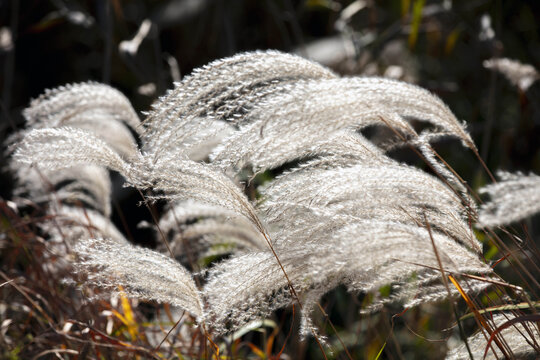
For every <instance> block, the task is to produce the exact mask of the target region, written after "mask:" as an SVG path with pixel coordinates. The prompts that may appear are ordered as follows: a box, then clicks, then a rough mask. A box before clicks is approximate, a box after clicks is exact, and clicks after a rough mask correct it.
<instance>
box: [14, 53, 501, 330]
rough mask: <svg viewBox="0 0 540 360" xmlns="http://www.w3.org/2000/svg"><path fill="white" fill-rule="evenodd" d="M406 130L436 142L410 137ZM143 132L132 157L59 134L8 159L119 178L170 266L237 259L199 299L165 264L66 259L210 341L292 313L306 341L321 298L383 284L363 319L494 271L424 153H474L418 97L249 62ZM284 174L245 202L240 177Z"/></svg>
mask: <svg viewBox="0 0 540 360" xmlns="http://www.w3.org/2000/svg"><path fill="white" fill-rule="evenodd" d="M413 120H418V121H423V122H426V123H428V124H429V125H431V127H430V128H429V129H427V130H424V131H422V132H420V133H419V132H417V131H416V130H415V128H414V126H413V125H414V124H413V123H414V122H413ZM372 125H377V126H383V127H389V128H391V130H392V131H393V132H395V133H396V137H395V138H393V139H392V140H393V141H394V143H397V144H398V146H404V145H410V146H417V147H418V149H419V150H420V151H421V152H422V153H423V154H424V157H425V159H426V160H427V161H428V162H429V163H430V164H431V165H432V167H433V169H434V171H435V172H436V173H437V174H438V177H439V178H440V179H438V178H436V177H434V176H431V175H428V174H426V173H423V172H422V171H420V170H418V169H416V168H413V167H410V166H407V165H404V164H400V163H398V162H396V161H394V160H392V159H391V158H390V157H388V156H387V155H386V154H385V150H387V148H385V147H378V146H375V145H374V144H373V143H372V142H370V141H369V140H368V139H367V138H365V137H364V136H363V135H361V134H360V130H362V129H363V128H365V127H368V126H372ZM143 126H144V129H143V130H141V133H142V134H143V135H142V144H143V145H142V150H139V149H135V151H134V152H133V153H132V154H131V155H130V156H124V155H123V154H121V152H120V151H119V150H118V149H116V148H115V147H114V146H113V144H111V143H109V142H108V141H107V140H106V139H102V138H100V136H99V134H98V135H96V134H92V133H91V132H90V131H88V130H84V129H80V128H74V127H68V126H66V127H57V128H43V129H35V130H33V131H31V132H30V133H29V134H28V135H27V136H26V137H25V139H24V140H23V141H22V142H21V144H20V145H19V147H18V150H17V152H16V153H15V158H16V159H18V160H19V161H22V162H23V163H27V164H28V163H34V162H38V163H40V164H41V166H42V167H44V168H47V169H48V171H56V170H60V169H65V168H69V167H72V166H87V165H88V164H91V165H95V166H102V167H107V168H109V169H111V170H114V171H117V172H119V173H120V174H121V175H123V176H124V178H125V179H126V183H127V184H128V185H131V186H134V187H137V188H139V189H148V190H150V191H151V194H150V195H149V196H148V199H150V200H167V201H169V205H168V207H167V211H166V213H165V214H164V216H163V217H162V218H161V220H160V222H159V224H157V225H158V226H159V227H160V228H162V229H160V230H161V231H160V233H162V234H163V233H164V234H165V235H168V236H169V237H170V239H171V240H173V241H172V246H171V247H169V249H170V250H171V252H172V254H171V255H180V256H182V255H183V254H178V253H179V252H187V251H188V250H186V246H185V245H186V244H188V245H190V244H192V243H194V244H193V247H192V248H194V249H195V251H199V252H200V254H199V256H201V255H202V256H204V254H208V250H212V246H214V245H221V246H223V245H226V246H229V245H231V244H232V246H230V249H231V250H230V252H231V253H232V254H231V257H230V258H229V259H226V260H224V261H222V262H221V263H219V264H217V265H214V266H212V267H210V268H209V269H208V272H207V273H206V275H207V279H206V284H204V285H203V286H202V287H201V288H200V289H199V290H200V291H201V292H202V295H200V294H199V293H198V292H197V288H196V287H195V286H194V285H193V280H192V279H191V276H190V274H189V273H188V272H187V271H186V270H185V269H184V268H182V267H181V266H180V265H179V264H177V263H175V262H174V261H173V260H172V259H168V258H166V257H164V256H163V255H158V254H157V253H152V252H151V251H149V250H141V249H138V248H136V247H133V246H128V245H125V244H114V243H111V242H109V241H108V240H100V239H95V240H91V241H89V242H84V241H83V242H80V243H79V244H78V245H77V247H76V249H75V250H76V252H77V253H78V254H79V256H80V258H81V259H89V260H81V261H79V263H78V267H79V269H80V270H81V271H82V272H90V269H93V270H92V272H91V274H92V275H91V280H92V281H93V283H94V284H96V285H105V286H106V287H108V288H111V287H113V286H114V285H115V284H119V285H122V286H124V287H128V288H130V289H131V290H128V291H129V293H130V294H132V295H136V296H138V297H141V298H147V299H153V300H157V301H165V302H172V303H175V304H178V305H180V306H182V307H184V308H185V309H186V310H188V311H190V312H191V313H192V314H193V315H195V316H196V317H197V318H199V319H200V320H201V321H204V322H205V323H208V324H209V325H211V327H212V328H213V329H214V331H215V332H216V333H217V334H223V333H226V332H229V331H232V330H236V329H237V328H238V327H239V326H242V325H243V324H245V323H246V322H248V321H250V320H253V319H255V318H259V317H263V316H266V315H268V314H269V313H270V312H271V311H272V310H274V309H277V308H281V307H284V306H288V305H290V304H293V303H298V304H299V305H300V306H301V308H302V313H303V328H302V332H303V334H307V333H316V329H315V328H314V326H313V325H312V324H311V314H312V312H313V309H314V307H315V306H316V304H317V301H318V299H319V298H320V297H321V296H322V295H323V294H325V293H326V292H328V291H329V290H331V289H332V288H334V287H336V286H337V285H339V284H345V285H346V286H347V287H348V288H349V289H350V290H351V291H364V292H374V291H376V290H377V289H378V288H380V287H381V286H384V285H388V284H391V285H393V293H392V296H391V297H390V298H386V299H383V298H376V299H375V301H374V302H373V304H372V307H371V308H370V309H377V308H379V307H380V306H381V305H382V304H384V303H386V302H389V301H404V302H405V303H406V304H408V305H411V306H412V305H417V304H420V303H422V302H426V301H433V300H438V299H441V298H444V297H447V296H448V295H451V294H448V292H447V290H446V289H445V288H444V286H443V284H442V283H441V274H440V272H441V270H443V269H444V271H448V272H450V273H452V274H454V275H455V276H456V277H459V275H460V274H463V273H479V274H489V273H490V272H491V269H490V268H489V267H488V266H487V265H485V264H484V263H483V262H482V261H480V260H479V258H478V255H479V254H480V252H481V250H480V245H479V244H478V242H477V240H476V239H475V237H474V235H473V233H472V231H471V229H470V226H469V225H468V221H469V217H471V216H474V214H470V213H469V212H470V211H474V206H473V205H472V204H471V202H470V200H469V199H468V196H467V194H466V193H465V190H464V187H463V186H462V184H461V183H460V182H459V180H458V179H457V178H456V177H455V176H454V175H453V174H452V173H451V172H450V171H449V170H448V169H446V168H445V167H444V166H443V165H442V164H441V163H439V161H438V160H437V159H436V157H435V154H434V152H433V150H432V149H431V147H430V145H429V142H430V141H432V140H436V139H438V138H440V137H444V136H451V137H455V138H457V139H459V140H460V141H461V142H462V144H463V145H465V146H466V147H468V148H471V149H473V150H476V148H475V146H474V144H473V142H472V140H471V138H470V136H469V135H468V133H467V132H466V130H465V128H464V126H463V125H462V124H461V123H459V122H458V121H457V119H456V118H455V116H454V115H453V114H452V112H451V111H450V110H449V109H448V108H447V107H446V105H445V104H444V103H443V102H442V101H441V100H440V99H439V98H437V97H435V96H434V95H432V94H430V93H429V92H427V91H426V90H423V89H421V88H419V87H417V86H414V85H410V84H406V83H402V82H398V81H393V80H387V79H378V78H339V77H337V75H335V74H334V73H332V72H331V71H329V70H327V69H326V68H324V67H322V66H320V65H318V64H315V63H313V62H310V61H308V60H305V59H302V58H300V57H297V56H293V55H287V54H282V53H279V52H275V51H269V52H255V53H245V54H240V55H236V56H234V57H231V58H227V59H223V60H218V61H216V62H213V63H211V64H209V65H207V66H205V67H203V68H202V69H199V70H195V71H194V72H193V74H192V75H190V76H188V77H186V78H185V79H184V80H183V81H182V82H180V83H178V84H177V85H176V88H175V89H174V90H172V91H170V92H169V93H168V95H166V96H165V97H163V98H162V99H160V100H159V101H158V102H157V103H156V104H154V105H153V110H152V111H151V112H150V113H149V114H148V116H147V119H146V120H145V121H144V125H143ZM199 159H206V162H197V161H194V160H199ZM286 164H295V166H292V167H291V168H290V170H287V171H284V172H283V173H282V174H281V175H279V176H277V177H276V178H275V179H273V180H271V181H269V182H268V183H267V184H265V186H264V187H260V188H258V189H256V190H257V192H258V193H259V195H260V196H261V198H260V200H259V201H258V202H257V203H255V204H253V203H252V202H251V201H249V200H248V198H247V197H246V195H245V194H244V191H243V186H242V184H241V183H239V180H241V179H242V176H243V175H242V174H243V173H245V170H248V172H253V173H256V172H260V171H264V170H266V169H275V168H277V167H280V166H282V165H286ZM289 167H290V166H289ZM441 180H442V181H441ZM163 230H165V231H163ZM96 238H97V237H96ZM163 240H165V239H163ZM169 249H168V250H169ZM168 250H167V251H168ZM116 264H119V266H117V265H116ZM120 265H121V266H120ZM150 265H151V266H150ZM441 267H442V269H441ZM94 268H95V269H94ZM169 268H172V269H173V270H171V271H173V275H170V273H169ZM135 269H137V271H135ZM94 271H95V272H94ZM175 281H178V282H179V284H180V285H179V286H180V289H183V290H182V291H180V290H179V291H180V292H178V291H177V290H176V289H174V283H175ZM465 283H467V284H465ZM466 285H468V286H466ZM463 286H464V287H465V288H466V290H468V291H475V290H479V289H481V288H483V287H485V286H486V283H484V282H480V281H467V282H464V285H463ZM183 291H185V293H184V292H183ZM176 297H177V298H176ZM368 310H369V309H368Z"/></svg>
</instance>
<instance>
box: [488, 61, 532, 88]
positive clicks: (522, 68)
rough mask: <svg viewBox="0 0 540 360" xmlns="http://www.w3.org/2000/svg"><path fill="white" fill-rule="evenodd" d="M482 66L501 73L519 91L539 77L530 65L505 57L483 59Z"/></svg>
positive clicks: (529, 85)
mask: <svg viewBox="0 0 540 360" xmlns="http://www.w3.org/2000/svg"><path fill="white" fill-rule="evenodd" d="M484 67H485V68H486V69H490V70H493V71H497V72H499V73H501V74H502V75H504V77H505V78H506V79H507V80H508V81H510V83H512V85H514V86H517V87H518V88H519V89H520V90H521V91H527V90H528V89H529V88H530V87H531V85H532V84H534V82H535V81H537V80H538V79H540V74H538V71H536V69H535V68H534V67H533V66H532V65H529V64H522V63H521V62H519V61H517V60H511V59H507V58H500V59H496V58H494V59H489V60H486V61H484Z"/></svg>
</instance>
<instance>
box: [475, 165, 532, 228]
mask: <svg viewBox="0 0 540 360" xmlns="http://www.w3.org/2000/svg"><path fill="white" fill-rule="evenodd" d="M498 176H499V178H500V179H501V182H499V183H494V184H490V185H487V186H485V187H483V188H481V189H480V191H479V192H480V194H488V195H489V197H490V201H488V202H487V203H485V204H484V205H482V207H481V208H480V212H479V217H478V224H479V225H481V226H499V225H507V224H510V223H513V222H515V221H519V220H522V219H525V218H527V217H529V216H531V215H534V214H536V213H538V212H540V177H539V176H538V175H535V174H530V175H524V174H521V173H517V174H511V173H508V172H504V171H500V172H498Z"/></svg>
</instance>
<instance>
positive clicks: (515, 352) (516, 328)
mask: <svg viewBox="0 0 540 360" xmlns="http://www.w3.org/2000/svg"><path fill="white" fill-rule="evenodd" d="M535 316H536V320H535V319H534V317H535ZM529 317H531V316H529ZM532 317H533V319H530V318H528V317H527V316H516V315H515V314H496V315H493V318H492V319H491V321H490V326H492V328H493V329H494V330H495V331H494V334H495V335H494V336H490V335H489V334H486V333H483V332H478V333H476V334H474V335H472V336H471V337H469V338H468V339H467V342H468V344H469V348H470V350H471V354H472V356H473V357H474V358H475V359H486V360H492V359H493V360H494V359H502V358H506V356H508V354H511V355H512V357H513V358H516V359H537V358H538V355H539V354H540V333H539V330H538V324H537V323H536V324H535V322H537V321H538V315H532ZM496 339H498V340H499V341H500V343H501V345H502V347H503V350H501V349H500V348H499V347H498V346H497V345H495V340H496ZM503 351H504V353H503ZM467 359H470V355H469V352H468V351H467V349H466V347H465V344H459V345H457V346H454V347H452V346H451V347H450V351H449V352H448V354H447V355H446V360H467Z"/></svg>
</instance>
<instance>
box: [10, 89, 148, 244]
mask: <svg viewBox="0 0 540 360" xmlns="http://www.w3.org/2000/svg"><path fill="white" fill-rule="evenodd" d="M23 115H24V118H25V120H26V126H27V127H26V129H25V130H23V131H21V132H20V133H18V134H16V135H15V136H14V138H13V139H12V140H11V141H16V139H20V138H26V137H27V136H29V137H30V138H31V137H32V136H33V135H32V134H34V131H38V132H39V131H43V132H49V133H51V134H52V133H59V132H61V131H62V130H61V129H62V128H64V127H69V128H70V129H74V130H77V131H79V132H80V134H81V136H95V137H96V138H99V139H100V140H101V141H104V142H106V143H107V144H108V145H109V146H110V147H111V148H112V149H113V150H114V151H115V152H116V153H117V154H118V155H119V156H121V157H123V158H132V157H134V156H136V155H137V154H138V149H137V142H136V139H135V137H134V136H133V134H134V133H136V132H137V131H138V130H139V125H140V121H139V118H138V116H137V114H136V113H135V111H134V110H133V108H132V107H131V104H130V102H129V100H128V99H127V98H126V97H125V96H124V95H122V93H120V92H119V91H118V90H116V89H113V88H111V87H109V86H107V85H103V84H98V83H91V82H90V83H80V84H72V85H66V86H63V87H59V88H57V89H54V90H48V91H46V92H45V94H43V95H42V96H40V97H39V98H37V99H35V100H33V101H32V102H31V103H30V106H29V107H28V108H27V109H25V110H24V112H23ZM83 134H84V135H83ZM33 146H34V147H35V151H43V150H44V149H40V144H39V142H34V144H33ZM52 155H53V156H55V155H58V153H54V154H52ZM64 156H66V158H67V157H70V156H71V155H70V153H69V152H67V153H64ZM15 157H16V156H15ZM28 160H30V161H27V164H25V165H24V164H21V163H20V162H19V163H12V164H11V165H10V166H11V168H12V169H13V172H14V174H15V177H16V182H17V188H16V195H18V196H20V197H26V198H29V199H31V200H32V201H33V202H35V203H37V204H38V205H40V206H43V207H44V208H45V209H46V211H47V213H49V214H50V215H53V217H54V218H53V220H52V221H50V222H48V223H44V224H43V227H44V228H46V229H48V230H49V231H47V233H48V234H49V235H51V236H52V237H53V239H55V241H56V242H61V241H63V240H68V242H74V241H76V240H77V239H78V238H79V237H80V236H82V234H86V237H88V234H93V235H101V236H108V237H111V238H113V239H116V240H117V241H126V240H125V239H124V237H123V235H121V233H120V232H119V231H118V230H116V229H115V228H114V225H113V224H112V223H111V222H110V221H109V217H110V215H111V205H110V196H111V182H110V178H109V173H108V171H107V169H106V167H103V166H101V164H86V163H85V164H80V165H78V166H71V167H66V168H63V169H55V168H51V167H49V166H48V165H47V164H46V163H45V162H41V161H39V159H37V158H36V159H35V160H38V161H33V160H31V159H28ZM65 161H66V162H69V161H68V160H67V159H65ZM81 207H82V209H84V210H82V209H81ZM81 212H84V216H83V215H82V213H81ZM71 217H72V218H71ZM67 219H70V220H67ZM89 222H90V223H89ZM90 228H93V231H90V232H89V233H88V232H87V230H88V229H90ZM59 229H60V230H59Z"/></svg>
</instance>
